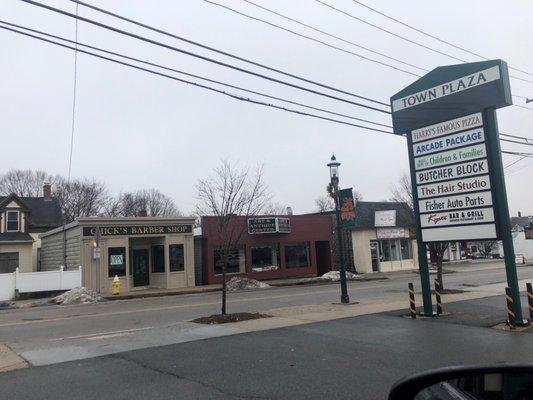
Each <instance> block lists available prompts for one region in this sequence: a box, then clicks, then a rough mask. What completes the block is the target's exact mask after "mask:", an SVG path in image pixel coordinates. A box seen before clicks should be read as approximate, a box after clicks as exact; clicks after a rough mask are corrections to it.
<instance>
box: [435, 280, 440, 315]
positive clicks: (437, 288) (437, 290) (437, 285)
mask: <svg viewBox="0 0 533 400" xmlns="http://www.w3.org/2000/svg"><path fill="white" fill-rule="evenodd" d="M441 290H442V289H441V285H440V280H439V279H435V300H437V315H441V314H442V298H441Z"/></svg>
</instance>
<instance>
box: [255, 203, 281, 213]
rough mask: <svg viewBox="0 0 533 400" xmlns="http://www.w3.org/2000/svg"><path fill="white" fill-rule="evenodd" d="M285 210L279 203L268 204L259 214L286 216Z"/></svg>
mask: <svg viewBox="0 0 533 400" xmlns="http://www.w3.org/2000/svg"><path fill="white" fill-rule="evenodd" d="M287 208H288V207H287V206H284V205H283V204H280V203H268V204H267V205H265V207H264V208H263V210H261V212H262V213H263V214H265V215H287V214H288V212H287Z"/></svg>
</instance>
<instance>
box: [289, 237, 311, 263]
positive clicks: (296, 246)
mask: <svg viewBox="0 0 533 400" xmlns="http://www.w3.org/2000/svg"><path fill="white" fill-rule="evenodd" d="M285 264H286V266H287V268H304V267H309V243H306V242H302V243H293V244H287V245H285Z"/></svg>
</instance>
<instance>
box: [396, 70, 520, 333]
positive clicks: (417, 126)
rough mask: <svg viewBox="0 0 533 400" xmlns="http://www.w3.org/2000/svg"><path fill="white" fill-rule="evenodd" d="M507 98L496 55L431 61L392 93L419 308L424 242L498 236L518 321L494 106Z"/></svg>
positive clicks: (427, 305) (425, 283)
mask: <svg viewBox="0 0 533 400" xmlns="http://www.w3.org/2000/svg"><path fill="white" fill-rule="evenodd" d="M511 104H512V101H511V91H510V86H509V75H508V72H507V64H506V63H505V62H503V61H502V60H491V61H483V62H477V63H469V64H459V65H450V66H446V67H438V68H436V69H434V70H433V71H431V72H429V73H428V74H426V75H425V76H423V77H422V78H420V79H418V80H417V81H416V82H414V83H412V84H411V85H409V86H408V87H406V88H405V89H403V90H402V91H400V92H398V93H397V94H395V95H394V96H393V97H392V98H391V107H392V118H393V125H394V132H395V133H397V134H401V135H404V134H406V136H407V146H408V153H409V165H410V170H411V184H412V191H413V210H414V213H415V220H416V231H417V232H416V233H417V242H418V256H419V267H420V279H421V286H422V294H423V300H424V314H427V315H430V314H431V315H432V314H433V306H432V303H431V288H430V281H429V270H428V262H427V253H426V243H431V242H455V241H464V240H489V239H490V240H493V239H500V240H502V242H503V247H504V252H505V268H506V273H507V282H508V285H509V287H510V289H511V291H512V294H513V298H514V299H515V301H514V304H513V307H514V313H515V315H516V320H517V323H521V321H523V319H522V309H521V305H520V293H519V288H518V278H517V274H516V264H515V257H514V249H513V242H512V234H511V224H510V218H509V209H508V205H507V194H506V191H505V180H504V174H503V166H502V159H501V149H500V144H499V133H498V126H497V121H496V111H495V110H496V109H497V108H500V107H505V106H508V105H511Z"/></svg>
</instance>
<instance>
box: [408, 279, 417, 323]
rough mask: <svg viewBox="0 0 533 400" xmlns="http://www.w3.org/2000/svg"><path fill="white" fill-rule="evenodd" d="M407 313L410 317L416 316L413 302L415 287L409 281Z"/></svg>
mask: <svg viewBox="0 0 533 400" xmlns="http://www.w3.org/2000/svg"><path fill="white" fill-rule="evenodd" d="M408 288H409V314H410V315H411V318H416V304H415V288H414V286H413V284H412V283H409V285H408Z"/></svg>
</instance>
